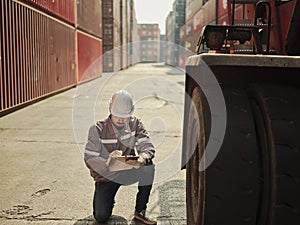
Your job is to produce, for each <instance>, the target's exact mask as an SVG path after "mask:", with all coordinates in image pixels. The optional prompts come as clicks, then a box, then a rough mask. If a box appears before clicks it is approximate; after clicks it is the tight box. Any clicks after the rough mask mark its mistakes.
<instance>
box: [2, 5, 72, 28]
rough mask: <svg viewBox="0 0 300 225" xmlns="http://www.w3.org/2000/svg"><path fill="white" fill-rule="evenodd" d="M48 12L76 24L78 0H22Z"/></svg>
mask: <svg viewBox="0 0 300 225" xmlns="http://www.w3.org/2000/svg"><path fill="white" fill-rule="evenodd" d="M5 1H6V0H5ZM21 1H23V2H25V3H27V4H29V5H31V6H33V7H35V8H37V9H40V10H42V11H44V12H45V13H47V14H51V15H52V16H55V17H58V18H60V19H62V20H65V21H66V22H68V23H70V24H75V4H76V0H51V1H46V0H21Z"/></svg>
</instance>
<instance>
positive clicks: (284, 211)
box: [186, 85, 300, 225]
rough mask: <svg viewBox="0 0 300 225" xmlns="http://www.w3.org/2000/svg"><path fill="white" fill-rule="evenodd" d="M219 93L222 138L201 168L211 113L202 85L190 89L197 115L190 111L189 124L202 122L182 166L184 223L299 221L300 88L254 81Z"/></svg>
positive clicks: (271, 224) (291, 223)
mask: <svg viewBox="0 0 300 225" xmlns="http://www.w3.org/2000/svg"><path fill="white" fill-rule="evenodd" d="M223 94H224V97H225V102H226V107H227V128H226V133H225V137H224V141H223V144H222V147H221V149H220V151H219V153H218V155H217V157H216V159H215V160H214V161H213V163H212V164H211V165H209V167H208V168H207V169H206V170H205V171H202V172H199V162H200V159H201V157H202V154H203V152H204V146H205V142H206V143H207V138H208V137H209V132H210V127H209V124H210V120H211V118H209V116H207V115H210V112H208V109H209V106H208V105H207V103H206V100H205V98H204V95H203V94H202V93H201V90H200V89H199V88H195V90H194V91H193V94H192V101H193V102H194V103H195V105H196V106H197V109H198V110H197V111H196V113H197V114H198V115H195V113H193V112H190V115H189V118H190V121H189V126H192V125H193V121H194V118H195V117H199V118H201V119H200V122H201V123H200V126H198V129H199V131H198V133H197V135H198V136H199V138H198V145H197V146H196V149H195V152H194V153H193V155H192V157H191V158H190V160H189V161H188V163H187V166H186V169H187V171H186V172H187V223H188V225H211V224H214V225H218V224H220V225H241V224H249V225H250V224H256V225H282V224H289V225H296V224H297V225H298V224H300V152H299V151H300V133H299V130H300V100H299V98H300V90H299V89H296V88H292V87H283V86H275V85H270V86H267V85H253V86H252V87H251V88H250V91H248V92H246V90H242V89H237V88H223ZM193 114H194V115H193ZM212 115H213V113H212ZM194 129H195V128H194ZM199 132H200V133H199ZM191 135H192V134H189V135H188V136H187V137H191ZM205 140H206V141H205Z"/></svg>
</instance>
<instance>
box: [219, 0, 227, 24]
mask: <svg viewBox="0 0 300 225" xmlns="http://www.w3.org/2000/svg"><path fill="white" fill-rule="evenodd" d="M225 14H226V15H227V14H228V4H227V0H218V18H221V17H223V16H224V15H225ZM227 23H228V21H227ZM219 24H220V23H219Z"/></svg>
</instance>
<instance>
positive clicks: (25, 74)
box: [0, 0, 102, 116]
mask: <svg viewBox="0 0 300 225" xmlns="http://www.w3.org/2000/svg"><path fill="white" fill-rule="evenodd" d="M0 10H1V26H0V27H1V30H0V53H1V58H0V96H1V98H0V116H1V115H4V114H7V113H9V112H10V111H12V110H15V109H17V108H19V107H22V106H25V105H27V104H29V103H32V102H33V101H36V100H39V99H42V98H43V97H46V96H48V95H51V94H54V93H57V92H59V91H62V90H65V89H67V88H70V87H74V86H75V85H77V84H78V83H80V82H82V81H86V80H89V79H93V78H95V77H99V76H101V74H102V62H101V57H100V56H101V55H102V7H101V1H99V0H89V1H83V0H76V1H75V0H52V1H45V0H5V1H0ZM91 65H93V66H91Z"/></svg>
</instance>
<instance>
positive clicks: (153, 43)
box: [138, 24, 160, 62]
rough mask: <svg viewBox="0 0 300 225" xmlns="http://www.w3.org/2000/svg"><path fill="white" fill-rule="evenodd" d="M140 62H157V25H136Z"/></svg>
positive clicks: (158, 36)
mask: <svg viewBox="0 0 300 225" xmlns="http://www.w3.org/2000/svg"><path fill="white" fill-rule="evenodd" d="M138 34H139V38H140V61H142V62H159V52H160V49H159V47H160V44H159V43H160V30H159V26H158V24H138Z"/></svg>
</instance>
